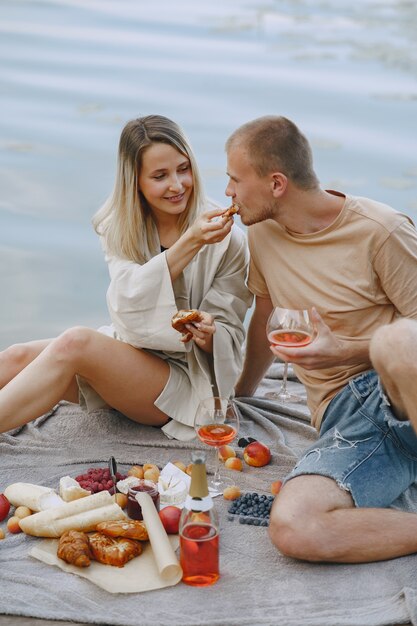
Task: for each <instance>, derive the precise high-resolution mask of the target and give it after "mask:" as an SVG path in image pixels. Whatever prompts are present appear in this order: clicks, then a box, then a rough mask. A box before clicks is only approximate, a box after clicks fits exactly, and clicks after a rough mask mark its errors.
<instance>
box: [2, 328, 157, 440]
mask: <svg viewBox="0 0 417 626" xmlns="http://www.w3.org/2000/svg"><path fill="white" fill-rule="evenodd" d="M76 374H79V375H81V376H82V377H83V378H85V379H86V381H87V382H88V383H89V384H90V385H91V386H92V387H93V389H95V390H96V391H97V393H99V394H100V396H101V397H102V398H103V399H104V400H105V401H106V402H107V403H108V404H109V405H110V406H112V407H114V408H115V409H117V410H119V411H120V412H122V413H124V414H125V415H127V416H128V417H130V418H131V419H133V420H135V421H137V422H141V423H143V424H153V425H162V424H164V423H165V422H166V421H167V415H165V414H164V413H162V411H160V410H159V409H157V408H156V407H155V406H154V402H155V400H156V398H157V397H158V396H159V394H160V393H161V391H162V390H163V388H164V387H165V385H166V383H167V381H168V377H169V366H168V364H167V363H166V362H165V361H163V360H162V359H160V358H158V357H156V356H154V355H152V354H149V353H147V352H145V351H143V350H139V349H137V348H133V347H132V346H130V345H129V344H126V343H123V342H121V341H118V340H116V339H113V338H111V337H107V336H105V335H103V334H101V333H99V332H97V331H95V330H90V329H88V328H82V327H76V328H72V329H70V330H68V331H66V332H65V333H63V334H62V335H60V336H59V337H57V338H56V339H53V340H52V341H50V343H49V344H48V345H47V346H46V347H45V348H44V349H43V350H42V351H41V352H40V353H39V355H38V356H37V357H36V358H35V359H34V360H32V362H30V363H29V364H28V365H27V366H26V367H25V368H24V369H23V370H22V371H21V372H20V373H19V374H18V375H17V376H15V377H14V378H13V379H12V380H11V381H10V382H9V383H8V384H7V385H6V386H5V387H4V388H3V389H1V390H0V432H4V431H6V430H10V429H11V428H15V427H17V426H21V425H22V424H26V423H27V422H29V421H31V420H32V419H35V418H36V417H38V416H39V415H42V414H43V413H45V412H46V411H48V410H49V409H50V408H51V407H52V406H54V405H55V404H56V403H57V402H59V401H60V400H62V399H64V398H65V397H66V394H68V389H71V388H72V385H73V384H74V376H75V375H76Z"/></svg>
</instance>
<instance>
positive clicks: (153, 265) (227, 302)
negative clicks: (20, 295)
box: [106, 226, 252, 440]
mask: <svg viewBox="0 0 417 626" xmlns="http://www.w3.org/2000/svg"><path fill="white" fill-rule="evenodd" d="M106 260H107V263H108V268H109V273H110V286H109V288H108V291H107V305H108V309H109V313H110V317H111V321H112V326H111V327H110V330H111V332H112V333H113V332H114V333H115V336H116V337H117V338H118V339H120V340H122V341H125V342H127V343H130V344H131V345H133V346H135V347H137V348H145V349H148V350H152V351H161V352H163V353H164V355H166V356H168V357H170V358H172V359H174V360H176V361H177V362H179V363H183V362H184V361H185V362H186V367H187V372H188V376H189V378H190V382H191V385H192V388H193V398H190V399H189V401H188V402H185V404H186V410H181V411H180V415H178V416H177V417H176V418H175V419H173V420H172V421H170V422H169V423H168V424H166V425H165V426H164V427H163V431H164V432H165V433H166V434H167V435H168V436H169V437H174V438H177V439H183V440H185V439H188V438H190V437H192V436H194V431H193V429H192V425H193V419H194V415H195V410H196V406H195V402H198V399H203V398H206V397H209V396H210V395H213V387H212V385H213V384H214V385H215V386H216V387H217V389H218V392H219V394H220V395H222V396H226V397H229V396H230V395H232V394H233V389H234V385H235V383H236V380H237V377H238V375H239V373H240V371H241V368H242V352H241V348H242V344H243V340H244V326H243V320H244V318H245V314H246V311H247V309H248V307H249V306H250V304H251V302H252V295H251V293H250V292H249V290H248V288H247V285H246V278H247V270H248V263H249V253H248V248H247V240H246V236H245V233H244V232H243V231H242V230H241V229H240V228H239V227H238V226H233V227H232V231H231V233H230V234H229V235H228V236H227V237H226V238H225V239H224V240H223V241H221V242H219V243H216V244H212V245H206V246H204V247H203V248H202V249H201V250H200V251H199V252H198V254H197V255H196V256H195V258H194V259H193V261H192V262H191V264H190V266H189V267H188V268H187V276H186V280H185V281H184V285H183V286H182V288H181V290H180V291H181V292H182V291H183V289H184V288H186V289H188V293H187V294H183V296H182V298H181V299H182V304H183V305H184V304H185V299H184V298H185V295H186V296H187V298H188V306H187V307H186V308H193V309H201V310H202V311H206V312H207V313H210V314H211V315H213V317H214V318H215V324H216V332H215V334H214V338H213V359H212V360H213V370H214V380H213V376H212V371H211V368H210V362H209V361H210V357H208V356H207V355H206V354H205V353H204V352H203V351H202V350H201V349H200V348H198V346H197V345H196V344H195V343H194V342H193V341H191V342H189V343H188V344H186V346H184V344H183V343H181V342H180V338H181V335H180V333H178V331H176V330H174V329H173V328H172V326H171V318H172V316H173V315H174V314H175V313H176V312H177V305H178V303H177V301H176V295H177V297H178V294H176V293H175V289H174V287H173V284H172V281H171V275H170V272H169V268H168V264H167V260H166V255H165V252H162V253H161V254H158V255H156V256H155V257H153V258H152V259H150V260H149V261H148V262H147V263H145V264H144V265H139V264H138V263H134V262H132V261H128V260H125V259H120V258H118V257H114V256H110V255H107V257H106ZM184 351H185V352H184ZM178 400H179V399H178V398H176V397H175V396H173V397H172V405H173V406H174V405H175V403H176V402H177V401H178ZM181 400H182V405H181V406H183V405H184V399H183V398H182V399H181Z"/></svg>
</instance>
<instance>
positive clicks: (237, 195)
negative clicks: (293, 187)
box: [225, 145, 277, 226]
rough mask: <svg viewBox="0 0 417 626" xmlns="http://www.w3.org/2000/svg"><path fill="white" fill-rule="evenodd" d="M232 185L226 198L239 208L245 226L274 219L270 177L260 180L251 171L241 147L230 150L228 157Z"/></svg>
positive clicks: (274, 202) (274, 210) (230, 184)
mask: <svg viewBox="0 0 417 626" xmlns="http://www.w3.org/2000/svg"><path fill="white" fill-rule="evenodd" d="M227 175H228V176H229V183H228V185H227V187H226V192H225V193H226V196H229V197H230V198H232V200H233V203H234V204H236V205H237V206H238V207H239V215H240V219H241V220H242V223H243V224H245V225H246V226H251V225H252V224H257V223H258V222H263V221H264V220H267V219H273V218H274V217H275V213H276V209H277V207H276V201H275V199H274V197H273V195H272V191H271V184H270V179H269V177H268V176H263V177H260V176H259V175H258V174H257V173H256V172H255V170H254V168H253V167H252V165H251V163H250V161H249V158H248V154H247V151H246V149H245V148H244V147H242V146H239V145H237V146H233V145H232V146H231V147H230V149H229V151H228V153H227Z"/></svg>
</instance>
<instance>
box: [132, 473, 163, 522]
mask: <svg viewBox="0 0 417 626" xmlns="http://www.w3.org/2000/svg"><path fill="white" fill-rule="evenodd" d="M138 491H146V492H147V493H148V494H149V495H150V496H151V498H152V501H153V503H154V505H155V508H156V510H157V511H159V491H158V485H156V484H155V483H154V482H152V481H151V480H144V479H142V480H140V481H139V484H138V485H134V486H133V487H130V488H129V491H128V494H127V514H128V516H129V517H130V518H131V519H138V520H142V519H143V516H142V509H141V506H140V504H139V502H138V501H137V500H136V497H135V496H136V494H137V492H138Z"/></svg>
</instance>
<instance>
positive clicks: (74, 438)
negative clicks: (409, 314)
mask: <svg viewBox="0 0 417 626" xmlns="http://www.w3.org/2000/svg"><path fill="white" fill-rule="evenodd" d="M281 371H282V370H281V366H280V364H274V365H273V366H272V368H271V369H270V371H269V373H268V376H267V377H266V378H265V379H264V381H263V382H262V384H261V386H260V388H259V390H258V393H259V395H258V396H256V397H254V398H240V399H238V406H239V410H240V413H241V417H242V421H241V428H240V434H239V436H252V437H255V438H257V439H259V440H261V441H263V442H265V443H266V444H268V445H269V446H270V447H271V449H272V453H273V456H272V462H271V464H270V465H268V466H266V467H263V468H249V467H248V466H246V465H245V468H244V471H243V472H242V473H237V472H234V473H231V472H228V473H229V475H233V477H234V478H235V479H236V482H237V483H238V484H239V485H240V486H241V488H242V490H244V491H258V492H266V493H267V492H269V488H270V484H271V482H272V480H276V479H279V478H283V477H284V476H285V474H286V473H287V472H288V471H289V470H290V469H291V468H292V467H293V465H294V463H295V460H296V458H297V456H298V455H299V454H300V453H301V452H302V450H303V449H304V448H305V447H306V446H307V445H309V444H310V443H311V442H312V441H314V440H315V438H316V433H315V431H314V430H313V429H312V428H311V427H310V426H309V424H308V410H307V408H306V406H305V404H301V405H290V406H287V405H279V404H277V403H276V402H274V401H272V400H268V399H266V398H265V397H264V394H265V392H266V391H267V390H272V389H273V388H276V387H277V386H278V384H279V378H280V376H281ZM290 386H291V390H292V391H295V392H298V393H301V394H303V393H304V389H303V387H302V386H301V385H300V384H299V383H298V382H297V381H296V380H295V379H293V380H292V381H291V382H290ZM201 447H203V448H204V446H203V444H201V443H200V442H198V441H193V442H187V443H183V442H178V441H173V440H168V439H166V437H165V436H164V435H163V434H162V433H161V431H160V430H159V429H157V428H152V427H146V426H140V425H138V424H135V423H133V422H131V421H130V420H128V419H127V418H125V417H124V416H122V415H120V414H119V413H117V412H116V411H111V410H107V411H105V410H99V411H96V412H94V413H92V414H90V415H88V416H87V415H86V414H85V413H82V411H80V409H79V407H78V406H76V405H72V404H66V403H64V404H61V405H59V407H58V408H57V409H56V410H55V411H53V412H52V413H51V414H48V415H46V416H43V417H41V418H39V419H38V420H36V421H34V422H32V423H31V424H29V425H27V426H25V427H24V428H22V429H20V430H18V431H15V432H11V433H7V434H4V435H0V492H1V491H3V490H4V488H5V487H6V486H7V485H8V484H10V483H12V482H18V481H23V482H32V483H37V484H43V485H46V486H50V487H54V488H56V487H57V485H58V482H59V478H60V477H61V476H64V475H70V476H76V475H78V474H80V473H82V472H83V471H84V470H86V469H87V468H89V467H92V466H104V465H106V464H107V462H108V459H109V457H110V456H111V455H113V456H114V457H115V458H116V460H117V462H118V465H119V468H120V470H121V471H123V470H126V469H127V468H128V467H129V466H131V465H133V464H142V463H146V462H152V463H156V464H158V465H159V466H163V465H165V463H167V462H168V461H173V460H177V459H178V460H182V461H183V462H184V463H186V464H187V463H189V462H190V455H191V451H192V450H193V449H195V448H201ZM207 465H208V470H209V471H210V470H211V468H212V464H211V457H210V456H209V457H208V460H207ZM395 504H396V506H397V507H401V508H404V509H407V510H410V511H413V512H417V490H416V489H415V488H414V486H413V488H411V489H410V490H408V492H407V493H406V494H404V496H403V497H402V498H401V499H399V500H398V501H397V502H396V503H395ZM215 505H216V507H217V509H218V511H219V516H220V520H221V522H220V526H221V529H220V532H221V554H220V569H221V578H220V580H219V581H218V582H217V583H216V584H215V585H213V586H212V587H207V588H193V587H189V586H187V585H185V584H183V583H179V584H178V585H176V586H174V587H168V588H166V589H160V590H155V591H149V592H145V593H141V594H110V593H107V592H106V591H104V590H102V589H100V588H98V587H96V586H95V585H93V584H92V583H90V582H88V581H86V580H84V579H82V578H80V577H78V576H75V575H72V574H69V573H66V572H63V571H61V570H60V569H58V568H56V567H52V566H48V565H45V564H44V563H42V562H40V561H37V560H35V559H33V558H31V557H30V556H28V552H29V550H30V548H31V547H32V546H33V545H35V542H37V541H41V540H40V539H37V538H32V537H28V536H25V535H23V534H18V535H10V534H7V536H6V539H5V540H3V541H1V542H0V591H1V592H0V614H6V615H23V616H32V617H38V618H46V619H55V620H72V621H75V622H83V623H95V624H101V625H105V624H114V625H126V626H129V625H132V626H136V625H137V624H141V626H147V625H149V626H176V625H177V624H182V625H183V626H194V625H195V626H197V625H198V626H220V625H222V626H224V625H227V626H233V625H239V626H245V625H250V626H256V625H262V624H268V625H275V624H277V625H278V624H279V625H280V626H298V625H306V626H310V625H312V626H313V625H314V626H327V625H328V626H339V625H340V626H348V625H349V626H352V625H355V626H365V625H370V626H371V625H375V626H380V625H383V624H400V623H406V622H411V623H412V624H416V625H417V556H415V555H413V556H408V557H403V558H398V559H393V560H390V561H384V562H379V563H371V564H356V565H344V564H311V563H304V562H300V561H296V560H293V559H290V558H286V557H284V556H282V555H281V554H280V553H279V552H278V550H276V549H275V548H274V547H273V546H272V544H271V543H270V540H269V538H268V534H267V529H266V528H264V527H258V526H249V525H242V524H239V521H238V520H236V519H235V520H234V521H229V519H228V518H229V517H230V516H229V515H228V513H227V508H228V506H229V503H227V502H226V501H225V500H224V499H223V498H222V497H218V498H216V499H215ZM398 532H401V528H399V529H398ZM0 622H1V618H0Z"/></svg>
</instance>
